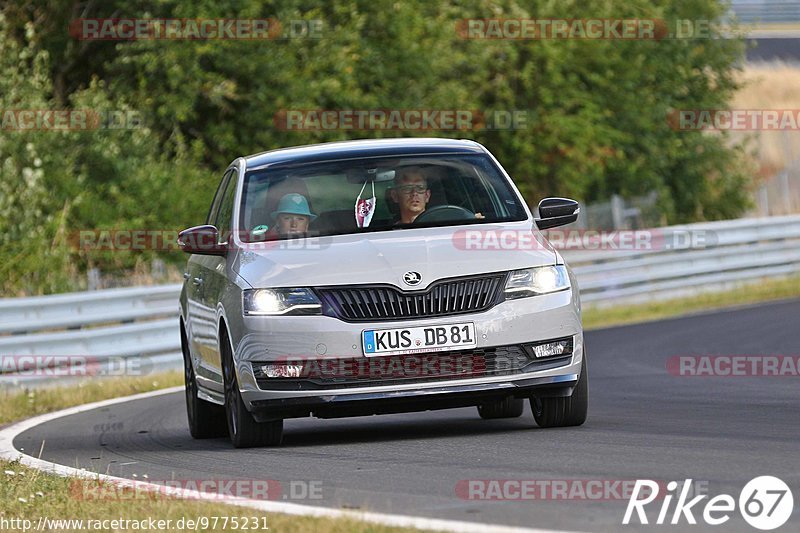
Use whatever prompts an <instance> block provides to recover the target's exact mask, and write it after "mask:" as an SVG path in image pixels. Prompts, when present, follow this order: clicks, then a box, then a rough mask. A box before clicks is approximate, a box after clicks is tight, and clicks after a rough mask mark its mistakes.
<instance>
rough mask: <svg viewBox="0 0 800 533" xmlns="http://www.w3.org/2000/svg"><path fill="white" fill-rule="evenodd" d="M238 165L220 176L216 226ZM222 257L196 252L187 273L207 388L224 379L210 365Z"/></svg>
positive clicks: (211, 218) (201, 377)
mask: <svg viewBox="0 0 800 533" xmlns="http://www.w3.org/2000/svg"><path fill="white" fill-rule="evenodd" d="M233 175H235V169H228V170H227V171H225V174H223V176H222V179H221V180H220V184H219V187H218V188H217V192H216V194H215V195H214V200H213V202H212V203H211V208H210V209H209V211H208V217H207V218H206V224H211V225H214V226H216V225H217V219H218V217H219V211H220V205H221V204H222V201H223V198H224V197H225V192H226V191H227V190H228V184H229V183H231V182H232V181H233V183H234V184H235V180H232V179H231V176H233ZM219 260H223V261H224V257H219V256H210V255H199V254H194V255H192V256H191V258H190V259H189V266H188V269H187V272H186V274H185V276H186V278H187V285H186V286H187V301H188V306H187V308H188V314H189V321H190V324H191V329H192V335H191V339H192V349H193V352H194V356H195V363H196V367H195V368H196V370H195V372H196V375H197V380H198V382H199V384H200V385H201V386H203V387H206V388H212V389H216V388H217V387H216V386H215V385H216V384H217V383H219V382H221V381H220V376H219V375H217V374H218V372H215V371H214V365H209V361H213V360H214V357H215V356H216V354H217V331H216V330H217V321H216V304H214V303H212V300H211V298H210V294H209V290H208V283H209V279H211V275H210V271H212V270H213V269H214V268H216V263H217V262H219Z"/></svg>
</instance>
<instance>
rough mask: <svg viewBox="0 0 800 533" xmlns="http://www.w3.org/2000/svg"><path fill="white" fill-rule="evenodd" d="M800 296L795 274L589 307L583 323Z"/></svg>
mask: <svg viewBox="0 0 800 533" xmlns="http://www.w3.org/2000/svg"><path fill="white" fill-rule="evenodd" d="M798 297H800V276H793V277H790V278H787V279H782V280H765V281H763V282H761V283H759V284H747V285H742V286H740V287H736V288H734V289H731V290H728V291H723V292H709V293H705V294H699V295H697V296H691V297H687V298H677V299H672V300H664V301H661V302H650V303H645V304H636V305H628V306H622V305H619V306H615V307H609V308H605V309H596V308H586V309H584V312H583V327H584V328H586V329H597V328H604V327H610V326H621V325H625V324H635V323H637V322H650V321H653V320H660V319H664V318H673V317H678V316H681V315H685V314H688V313H695V312H699V311H710V310H714V309H724V308H726V307H735V306H739V305H746V304H755V303H761V302H768V301H773V300H783V299H787V298H798Z"/></svg>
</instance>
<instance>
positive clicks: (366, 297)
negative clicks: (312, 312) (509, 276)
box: [316, 272, 506, 322]
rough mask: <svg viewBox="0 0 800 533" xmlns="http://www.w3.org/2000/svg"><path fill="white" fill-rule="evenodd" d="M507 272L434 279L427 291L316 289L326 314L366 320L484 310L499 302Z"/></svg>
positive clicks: (380, 287)
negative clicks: (435, 280) (500, 291)
mask: <svg viewBox="0 0 800 533" xmlns="http://www.w3.org/2000/svg"><path fill="white" fill-rule="evenodd" d="M505 279H506V273H505V272H500V273H496V274H487V275H483V276H472V277H465V278H453V279H448V280H440V281H437V282H434V283H433V284H432V285H431V286H430V287H428V288H427V289H426V290H424V291H418V292H403V291H401V290H400V289H398V288H396V287H394V286H391V285H381V286H377V285H370V286H358V285H355V286H349V287H325V288H320V289H316V290H317V293H318V294H319V295H320V298H321V299H322V301H323V305H324V311H323V312H325V314H332V315H334V316H337V317H339V318H341V319H343V320H348V321H352V322H366V321H375V320H394V319H399V318H426V317H438V316H448V315H457V314H460V313H474V312H478V311H485V310H487V309H489V308H490V307H492V306H493V305H494V304H495V303H497V299H498V293H499V289H500V287H501V284H502V283H503V282H504V281H505Z"/></svg>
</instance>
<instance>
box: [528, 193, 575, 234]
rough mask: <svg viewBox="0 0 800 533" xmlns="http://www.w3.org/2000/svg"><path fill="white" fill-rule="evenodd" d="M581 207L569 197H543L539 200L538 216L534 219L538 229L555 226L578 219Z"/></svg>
mask: <svg viewBox="0 0 800 533" xmlns="http://www.w3.org/2000/svg"><path fill="white" fill-rule="evenodd" d="M580 212H581V207H580V205H578V202H576V201H575V200H570V199H569V198H545V199H544V200H542V201H541V202H539V216H540V217H541V218H537V219H535V220H534V222H536V227H537V228H539V229H549V228H555V227H557V226H563V225H564V224H570V223H572V222H575V221H576V220H578V213H580Z"/></svg>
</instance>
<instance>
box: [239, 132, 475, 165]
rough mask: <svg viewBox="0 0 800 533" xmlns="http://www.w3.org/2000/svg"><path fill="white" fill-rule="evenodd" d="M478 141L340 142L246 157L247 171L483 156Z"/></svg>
mask: <svg viewBox="0 0 800 533" xmlns="http://www.w3.org/2000/svg"><path fill="white" fill-rule="evenodd" d="M485 151H486V149H485V148H484V147H483V146H481V145H480V144H478V143H476V142H475V141H470V140H466V139H463V140H456V139H436V138H401V139H369V140H359V141H341V142H330V143H320V144H309V145H306V146H294V147H291V148H281V149H279V150H270V151H268V152H261V153H259V154H254V155H250V156H247V157H245V158H244V159H245V161H246V162H247V170H253V169H258V168H263V167H265V166H269V165H274V164H279V163H293V164H294V163H297V164H302V163H312V162H315V161H329V160H332V159H353V158H359V157H380V156H396V155H420V154H434V153H436V154H441V153H462V154H463V153H473V154H474V153H484V152H485Z"/></svg>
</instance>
